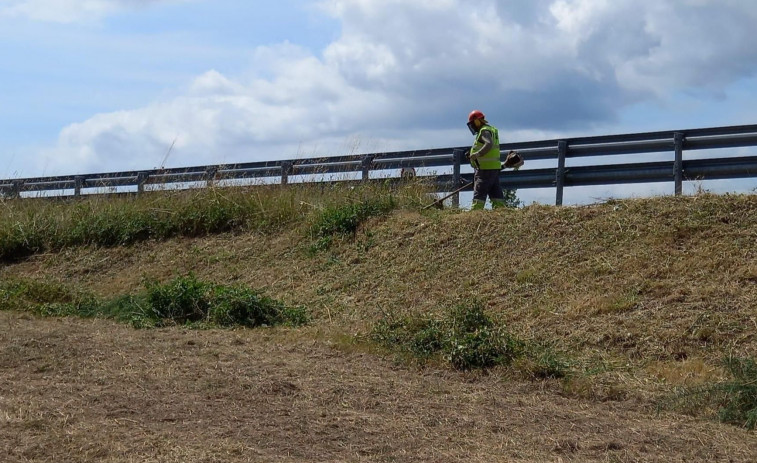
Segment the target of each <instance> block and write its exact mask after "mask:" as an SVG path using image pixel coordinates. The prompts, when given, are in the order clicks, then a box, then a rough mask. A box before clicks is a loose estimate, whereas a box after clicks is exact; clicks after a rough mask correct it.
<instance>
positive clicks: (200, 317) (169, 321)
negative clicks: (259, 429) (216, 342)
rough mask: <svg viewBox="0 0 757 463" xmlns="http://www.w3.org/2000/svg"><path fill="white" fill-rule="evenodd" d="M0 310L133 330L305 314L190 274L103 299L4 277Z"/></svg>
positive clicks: (299, 318)
mask: <svg viewBox="0 0 757 463" xmlns="http://www.w3.org/2000/svg"><path fill="white" fill-rule="evenodd" d="M0 310H16V311H26V312H31V313H34V314H36V315H40V316H49V317H67V316H77V317H84V318H94V317H99V318H107V319H113V320H116V321H120V322H127V323H130V324H131V325H132V326H134V327H137V328H146V327H160V326H171V325H186V326H195V327H235V326H244V327H248V328H254V327H259V326H277V325H283V326H300V325H304V324H306V323H308V321H309V318H310V316H309V314H308V312H307V310H306V309H305V308H304V307H291V306H287V305H286V304H284V303H282V302H281V301H278V300H276V299H273V298H271V297H269V296H266V295H265V294H263V293H262V292H261V291H257V290H254V289H251V288H247V287H244V286H225V285H219V284H214V283H209V282H206V281H201V280H198V279H197V278H196V277H195V276H194V275H191V274H190V275H187V276H180V277H176V278H175V279H173V280H172V281H169V282H167V283H158V282H155V281H146V282H145V289H144V291H142V292H141V293H139V294H134V295H122V296H119V297H115V298H112V299H109V300H100V299H98V298H97V297H95V296H94V295H92V294H89V293H86V292H83V291H80V290H77V289H74V288H71V287H68V286H66V285H63V284H61V283H44V282H37V281H30V280H15V281H5V282H0Z"/></svg>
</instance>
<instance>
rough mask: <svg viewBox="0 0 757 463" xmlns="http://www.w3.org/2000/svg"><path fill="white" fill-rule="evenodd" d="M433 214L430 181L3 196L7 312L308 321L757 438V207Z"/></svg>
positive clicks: (438, 362)
mask: <svg viewBox="0 0 757 463" xmlns="http://www.w3.org/2000/svg"><path fill="white" fill-rule="evenodd" d="M427 202H428V194H427V192H426V191H425V190H424V188H423V187H422V186H416V187H409V188H404V189H401V190H397V191H391V190H389V189H383V188H379V189H362V188H358V189H355V190H346V191H345V190H341V189H338V188H337V189H325V190H324V189H314V188H310V187H298V188H289V189H280V188H271V189H264V188H259V189H254V190H250V191H245V190H232V189H228V190H223V189H219V190H207V191H192V192H184V193H161V194H154V195H147V196H144V197H142V198H120V199H119V198H113V199H105V198H92V199H88V200H85V201H80V202H71V203H61V202H54V201H6V202H4V203H3V204H2V209H1V210H0V259H2V260H3V261H4V262H6V264H7V265H6V266H5V268H4V269H3V271H2V272H0V278H2V280H0V281H1V283H0V305H2V307H3V308H6V309H14V310H30V311H34V312H36V313H38V314H50V315H72V314H79V315H85V316H107V317H112V318H115V319H118V320H123V321H129V322H131V323H133V324H134V325H136V326H152V325H165V324H170V323H184V322H190V323H193V324H195V325H202V326H213V325H221V326H229V325H232V326H233V325H246V326H257V325H261V324H262V325H273V324H280V323H283V324H289V325H300V324H302V323H304V322H305V321H309V322H310V324H311V326H312V327H314V328H311V330H316V331H315V332H317V333H321V334H320V335H321V336H324V335H325V336H329V337H331V338H333V339H334V340H335V341H336V343H337V345H339V346H340V347H341V348H345V349H365V350H367V351H370V352H375V353H380V354H388V355H396V356H397V358H399V359H403V361H410V362H417V363H419V364H425V365H431V366H432V367H442V368H447V367H450V368H457V369H464V370H467V369H479V368H483V369H486V370H487V371H489V372H494V373H495V374H502V375H505V376H516V377H521V378H522V377H527V378H532V379H533V380H546V381H549V382H550V384H553V385H554V386H555V387H558V388H560V389H561V390H562V391H563V393H565V394H568V395H572V396H578V397H583V398H593V399H596V400H641V401H643V402H645V403H650V404H655V405H660V406H664V407H668V408H673V409H677V410H681V411H685V412H687V413H692V414H700V415H717V416H719V418H720V419H722V420H724V421H727V422H731V423H735V424H739V425H744V426H747V427H754V426H755V424H756V423H757V368H755V365H754V362H753V360H752V359H753V358H754V354H755V349H756V348H757V337H755V334H754V328H755V327H757V316H756V315H755V312H754V308H755V307H756V306H757V266H755V264H754V257H755V254H757V198H755V197H754V196H711V195H700V196H695V197H687V198H657V199H645V200H629V201H612V202H608V203H606V204H601V205H594V206H587V207H581V208H554V207H546V206H529V207H526V208H522V209H517V210H508V211H498V212H474V213H462V212H460V211H455V210H447V211H441V212H440V211H436V210H434V211H421V208H420V206H421V205H423V204H426V203H427ZM187 275H191V276H187ZM264 293H265V294H272V295H273V297H275V298H276V299H272V298H271V297H269V296H266V295H265V294H264ZM114 295H115V296H114ZM161 295H162V296H161ZM161 297H162V299H161ZM161 301H162V302H161ZM175 301H185V304H183V305H179V306H176V305H175V304H174V305H171V304H172V303H173V302H175ZM261 301H262V303H261ZM282 301H283V302H282ZM161 304H163V305H161ZM261 307H262V308H261ZM229 313H234V314H235V316H234V317H229V316H228V314H229ZM260 313H267V314H269V315H271V318H266V319H263V318H261V317H260V316H259V314H260ZM309 332H310V333H315V332H314V331H309ZM324 333H325V334H324Z"/></svg>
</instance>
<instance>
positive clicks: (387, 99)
mask: <svg viewBox="0 0 757 463" xmlns="http://www.w3.org/2000/svg"><path fill="white" fill-rule="evenodd" d="M69 1H70V3H72V4H77V5H78V6H79V7H80V9H81V8H83V5H91V8H94V7H95V6H97V5H100V6H101V8H116V7H129V6H135V5H141V4H145V3H149V2H137V1H131V2H128V1H125V0H124V1H105V0H99V1H97V0H92V1H88V2H83V1H82V2H74V1H73V0H69ZM156 1H157V0H156ZM33 3H43V2H42V0H37V1H36V2H33V1H32V0H28V1H26V2H23V4H24V5H31V4H33ZM319 5H320V8H321V10H322V11H323V12H325V13H326V14H328V15H331V16H333V17H334V18H336V19H338V20H339V21H340V22H341V25H342V29H341V35H340V36H339V37H338V38H337V39H336V40H334V41H333V42H332V43H331V44H329V45H328V46H327V47H326V48H325V49H324V50H322V52H321V53H319V54H313V53H311V52H309V51H307V49H305V48H302V47H300V46H298V45H297V44H289V43H284V44H280V45H276V46H269V47H259V48H257V49H255V50H254V51H253V52H252V53H251V55H252V56H251V62H252V65H251V69H250V70H249V72H248V73H246V74H244V75H236V76H232V75H223V74H221V73H219V72H216V71H208V72H206V73H205V74H203V75H201V76H198V77H197V78H196V79H195V80H194V81H193V82H192V83H191V84H190V85H188V86H187V88H186V89H184V90H183V91H182V92H181V94H180V95H179V96H176V97H175V98H172V99H170V100H168V101H161V102H156V103H154V104H152V105H150V106H148V107H145V108H142V109H138V110H134V111H125V112H117V113H112V114H102V115H98V116H95V117H93V118H92V119H90V120H87V121H84V122H82V123H80V124H75V125H72V126H70V127H67V128H66V129H65V130H64V131H63V132H62V133H61V135H60V141H59V146H58V147H57V148H56V151H55V152H56V153H57V154H56V156H51V157H50V158H51V159H52V158H53V157H54V158H55V159H75V160H76V164H74V165H78V166H86V167H84V168H85V169H86V168H87V167H91V166H97V167H105V166H110V167H111V168H125V167H128V168H150V167H152V166H153V165H154V164H155V163H156V162H157V160H159V159H160V157H161V154H162V153H163V152H165V149H166V147H167V146H168V145H169V144H170V143H171V140H172V139H173V138H174V137H175V136H176V135H177V134H178V135H179V140H178V142H177V146H176V148H175V150H176V151H177V153H183V155H184V156H186V158H188V159H192V160H193V161H196V162H203V163H214V162H226V161H239V160H252V159H273V158H285V157H292V156H295V155H298V154H300V155H320V154H344V153H334V152H333V149H334V147H335V146H338V142H337V141H338V140H344V139H348V138H350V137H355V134H362V136H365V137H366V138H368V139H371V140H374V141H375V142H374V144H373V145H374V146H376V145H380V146H378V147H377V148H378V149H376V150H377V151H379V150H384V149H386V150H389V149H411V148H424V147H430V146H449V145H450V144H461V143H464V142H465V141H466V140H467V139H466V138H465V128H464V122H465V121H464V118H465V116H466V115H467V112H468V111H469V110H470V109H473V108H480V109H483V110H485V111H486V112H487V114H488V115H489V116H490V119H491V120H492V121H496V123H497V124H498V125H499V126H500V127H501V128H502V129H504V130H505V131H507V133H509V134H510V135H512V134H513V133H518V132H517V131H520V133H529V134H534V133H544V134H548V133H561V132H565V131H570V130H579V129H587V128H590V127H593V126H597V125H603V124H604V125H607V124H612V123H613V122H614V121H615V120H616V119H617V117H618V114H619V111H621V110H622V109H623V108H624V107H625V106H627V105H629V104H632V103H635V102H639V101H646V100H654V99H664V98H665V97H666V95H668V94H671V93H674V92H680V91H704V92H709V93H712V94H717V92H719V91H721V90H722V89H723V88H724V87H725V86H727V85H729V84H730V83H733V82H736V81H738V80H740V79H745V78H749V77H751V76H754V74H755V71H756V70H757V49H755V48H754V47H752V46H751V36H752V35H753V33H752V27H753V26H752V25H753V24H754V23H755V20H756V19H757V3H753V2H745V1H738V0H612V1H610V0H522V1H508V2H501V1H494V0H480V1H478V2H475V4H473V3H471V2H469V1H467V0H416V1H413V2H408V1H405V0H327V1H323V2H320V3H319ZM461 128H462V129H461ZM458 133H459V138H456V137H458V135H454V134H458ZM419 134H423V137H421V136H420V135H419ZM508 138H511V137H508ZM303 146H304V147H306V148H304V150H303ZM316 147H318V148H316ZM60 153H65V155H64V156H60ZM153 159H155V160H156V161H154V162H151V161H149V160H153ZM127 160H128V161H127ZM49 162H50V161H49V160H48V163H49ZM177 162H178V161H177ZM190 163H193V162H189V161H187V162H181V164H184V165H186V164H190ZM125 164H128V166H127V165H125ZM59 167H60V166H59ZM61 168H62V167H61Z"/></svg>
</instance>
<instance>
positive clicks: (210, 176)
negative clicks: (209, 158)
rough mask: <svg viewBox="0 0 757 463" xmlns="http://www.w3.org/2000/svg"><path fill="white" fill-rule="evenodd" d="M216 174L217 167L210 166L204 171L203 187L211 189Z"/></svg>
mask: <svg viewBox="0 0 757 463" xmlns="http://www.w3.org/2000/svg"><path fill="white" fill-rule="evenodd" d="M217 173H218V167H216V166H211V167H208V168H207V169H206V170H205V187H206V188H212V187H213V184H214V183H215V180H216V174H217Z"/></svg>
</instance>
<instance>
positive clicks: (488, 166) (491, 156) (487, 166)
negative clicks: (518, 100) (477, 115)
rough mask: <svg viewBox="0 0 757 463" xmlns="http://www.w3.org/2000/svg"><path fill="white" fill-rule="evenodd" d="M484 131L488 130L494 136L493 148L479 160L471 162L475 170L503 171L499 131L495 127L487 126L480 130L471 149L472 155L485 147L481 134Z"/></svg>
mask: <svg viewBox="0 0 757 463" xmlns="http://www.w3.org/2000/svg"><path fill="white" fill-rule="evenodd" d="M484 130H488V131H489V132H491V134H492V148H491V149H490V150H489V151H488V152H487V153H484V154H483V155H482V156H480V157H479V158H478V159H475V160H471V166H473V168H475V169H481V170H500V169H502V163H501V162H500V153H499V131H498V130H497V129H496V128H495V127H492V126H491V125H485V126H483V127H481V129H479V131H478V134H477V135H476V140H475V142H474V143H473V147H472V148H471V153H473V152H475V151H478V150H479V149H480V148H481V147H482V146H484V142H483V140H481V132H483V131H484ZM477 162H478V163H477Z"/></svg>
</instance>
